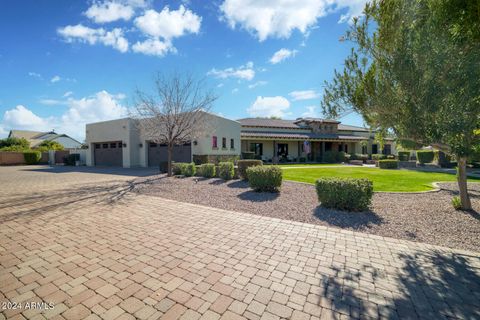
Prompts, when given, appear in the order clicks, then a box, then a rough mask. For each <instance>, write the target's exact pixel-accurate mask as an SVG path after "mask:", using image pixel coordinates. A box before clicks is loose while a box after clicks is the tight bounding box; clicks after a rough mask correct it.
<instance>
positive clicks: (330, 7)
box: [220, 0, 367, 41]
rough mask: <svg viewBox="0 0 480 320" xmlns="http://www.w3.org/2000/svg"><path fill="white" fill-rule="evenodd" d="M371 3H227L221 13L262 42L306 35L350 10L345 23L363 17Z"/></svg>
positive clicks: (360, 0) (289, 0)
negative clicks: (328, 17) (327, 19)
mask: <svg viewBox="0 0 480 320" xmlns="http://www.w3.org/2000/svg"><path fill="white" fill-rule="evenodd" d="M366 2H367V0H295V1H292V0H263V1H258V0H224V1H223V3H222V4H221V5H220V10H221V11H222V14H223V17H222V18H223V20H225V21H226V22H227V23H228V24H229V26H230V27H231V28H235V27H236V26H237V25H238V26H240V27H241V28H243V29H246V30H247V31H249V32H250V33H252V34H254V35H255V36H256V37H257V38H258V39H259V40H260V41H264V40H265V39H267V38H269V37H273V38H288V37H290V35H291V33H292V31H294V30H298V31H300V32H301V33H306V32H307V31H308V30H309V28H311V27H313V26H315V24H316V23H317V20H318V19H319V18H320V17H323V16H326V15H327V14H330V13H333V12H336V11H339V10H344V9H346V10H347V13H346V14H344V16H342V18H341V20H342V21H346V20H349V19H350V18H351V17H352V16H355V15H360V14H361V13H362V10H363V7H364V5H365V3H366Z"/></svg>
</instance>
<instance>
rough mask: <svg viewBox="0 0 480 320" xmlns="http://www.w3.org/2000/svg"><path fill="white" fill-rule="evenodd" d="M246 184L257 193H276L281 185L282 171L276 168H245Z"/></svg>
mask: <svg viewBox="0 0 480 320" xmlns="http://www.w3.org/2000/svg"><path fill="white" fill-rule="evenodd" d="M247 177H248V184H249V186H250V188H252V189H253V190H255V191H257V192H278V191H280V187H281V185H282V179H283V175H282V169H280V168H279V167H277V166H251V167H248V168H247Z"/></svg>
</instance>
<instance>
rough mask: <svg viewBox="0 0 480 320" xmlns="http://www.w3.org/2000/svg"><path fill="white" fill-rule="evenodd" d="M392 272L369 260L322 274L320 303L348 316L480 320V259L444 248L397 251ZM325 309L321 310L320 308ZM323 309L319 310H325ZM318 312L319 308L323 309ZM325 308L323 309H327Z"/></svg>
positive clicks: (337, 317)
mask: <svg viewBox="0 0 480 320" xmlns="http://www.w3.org/2000/svg"><path fill="white" fill-rule="evenodd" d="M390 263H392V264H393V265H395V266H396V268H397V269H396V270H395V272H393V270H392V269H393V267H391V266H390V268H389V270H388V271H386V270H383V269H382V268H376V267H374V266H372V265H370V264H364V265H363V266H361V267H358V268H355V269H350V268H344V267H341V266H338V265H336V266H332V267H330V268H329V270H330V272H328V274H322V279H321V282H320V284H319V286H320V287H321V288H322V292H321V293H319V296H318V297H317V304H318V305H319V306H322V307H325V308H328V309H331V310H333V311H334V312H333V314H332V318H336V319H339V318H340V317H341V316H340V315H341V314H343V316H344V317H345V316H347V317H351V318H364V317H371V318H383V319H451V318H452V319H480V258H479V257H478V256H473V255H468V254H460V253H451V252H443V251H437V250H433V251H417V252H408V253H400V254H398V255H396V256H395V258H394V260H393V261H391V262H390ZM324 310H325V309H324ZM324 310H323V311H324ZM323 311H322V312H323ZM327 312H328V310H327Z"/></svg>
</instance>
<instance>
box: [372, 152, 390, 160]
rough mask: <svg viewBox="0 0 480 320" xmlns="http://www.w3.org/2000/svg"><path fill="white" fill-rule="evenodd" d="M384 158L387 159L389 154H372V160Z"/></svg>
mask: <svg viewBox="0 0 480 320" xmlns="http://www.w3.org/2000/svg"><path fill="white" fill-rule="evenodd" d="M383 159H387V156H386V155H384V154H381V153H374V154H372V160H377V161H378V160H383Z"/></svg>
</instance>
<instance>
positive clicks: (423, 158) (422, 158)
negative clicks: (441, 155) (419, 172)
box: [417, 150, 435, 164]
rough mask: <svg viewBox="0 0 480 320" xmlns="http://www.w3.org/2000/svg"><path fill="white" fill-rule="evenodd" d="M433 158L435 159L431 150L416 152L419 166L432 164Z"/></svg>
mask: <svg viewBox="0 0 480 320" xmlns="http://www.w3.org/2000/svg"><path fill="white" fill-rule="evenodd" d="M434 157H435V155H434V153H433V151H432V150H418V151H417V160H418V162H420V163H421V164H424V163H430V162H432V161H433V158H434Z"/></svg>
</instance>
